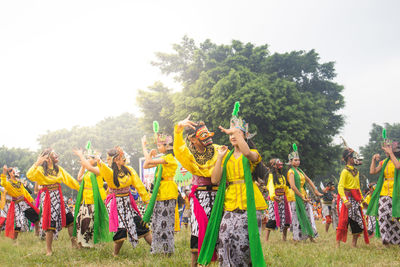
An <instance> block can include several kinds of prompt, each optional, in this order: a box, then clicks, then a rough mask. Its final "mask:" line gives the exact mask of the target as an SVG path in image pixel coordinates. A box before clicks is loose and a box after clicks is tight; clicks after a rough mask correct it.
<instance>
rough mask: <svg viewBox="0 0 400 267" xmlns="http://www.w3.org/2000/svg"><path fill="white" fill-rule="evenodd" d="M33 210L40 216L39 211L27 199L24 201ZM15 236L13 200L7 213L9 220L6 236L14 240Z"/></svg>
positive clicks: (7, 221)
mask: <svg viewBox="0 0 400 267" xmlns="http://www.w3.org/2000/svg"><path fill="white" fill-rule="evenodd" d="M23 201H25V202H26V203H27V204H28V205H29V206H30V207H31V208H33V209H34V210H35V211H36V213H37V214H39V210H38V209H37V208H36V207H35V206H33V205H32V203H30V202H29V201H28V200H27V199H26V198H25V197H24V200H23ZM14 235H15V201H14V200H12V201H11V203H10V207H9V208H8V212H7V220H6V229H5V236H7V237H9V238H11V239H14Z"/></svg>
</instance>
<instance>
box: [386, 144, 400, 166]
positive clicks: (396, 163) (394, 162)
mask: <svg viewBox="0 0 400 267" xmlns="http://www.w3.org/2000/svg"><path fill="white" fill-rule="evenodd" d="M382 149H383V150H384V151H385V152H386V153H387V154H389V157H390V160H391V161H392V162H393V164H394V167H395V168H396V169H398V170H400V162H399V161H398V160H397V158H396V156H395V155H394V153H393V148H392V146H391V145H385V146H383V147H382Z"/></svg>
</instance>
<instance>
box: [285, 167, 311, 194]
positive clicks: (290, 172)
mask: <svg viewBox="0 0 400 267" xmlns="http://www.w3.org/2000/svg"><path fill="white" fill-rule="evenodd" d="M297 173H298V174H299V176H300V185H301V186H300V188H297V190H299V191H300V193H301V194H302V195H303V197H305V198H307V192H306V190H305V189H304V184H305V183H306V177H305V176H304V175H303V173H302V172H301V171H297ZM289 175H293V177H294V171H293V170H292V169H290V170H289V171H288V173H287V177H288V179H289ZM290 191H293V190H292V189H290ZM289 194H290V192H289ZM295 194H296V193H295V192H294V191H293V199H291V200H290V201H296V198H295ZM290 197H291V196H290Z"/></svg>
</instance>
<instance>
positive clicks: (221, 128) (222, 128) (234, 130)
mask: <svg viewBox="0 0 400 267" xmlns="http://www.w3.org/2000/svg"><path fill="white" fill-rule="evenodd" d="M218 128H219V129H220V130H221V132H223V133H225V134H227V135H232V134H235V133H240V129H239V128H236V127H235V128H229V129H225V128H224V127H222V126H221V125H220V126H219V127H218Z"/></svg>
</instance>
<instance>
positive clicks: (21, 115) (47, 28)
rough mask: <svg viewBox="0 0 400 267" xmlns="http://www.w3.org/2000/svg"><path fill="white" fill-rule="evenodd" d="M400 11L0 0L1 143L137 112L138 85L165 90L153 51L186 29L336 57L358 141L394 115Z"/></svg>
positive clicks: (337, 5)
mask: <svg viewBox="0 0 400 267" xmlns="http://www.w3.org/2000/svg"><path fill="white" fill-rule="evenodd" d="M399 10H400V1H396V0H393V1H384V0H381V1H378V0H377V1H367V0H364V1H358V0H357V1H355V0H352V1H348V0H347V1H345V0H339V1H338V0H336V1H333V0H332V1H322V0H314V1H312V0H302V1H295V0H293V1H288V0H274V1H272V0H261V1H249V0H248V1H232V0H230V1H226V0H202V1H189V0H182V1H177V0H172V1H167V0H160V1H154V0H146V1H138V0H137V1H134V0H131V1H99V0H95V1H84V0H79V1H71V0H70V1H54V0H49V1H33V0H27V1H17V0H13V1H5V0H3V1H0V93H1V95H0V99H1V103H0V107H1V113H0V114H1V118H2V121H3V127H1V130H0V145H5V146H8V147H29V148H32V149H36V148H38V144H37V141H36V139H37V137H38V136H39V135H40V134H44V133H46V131H47V130H56V129H61V128H71V127H72V126H74V125H81V126H84V125H93V124H95V123H96V122H98V121H100V120H102V119H103V118H105V117H108V116H116V115H119V114H121V113H123V112H132V113H137V112H138V108H137V107H136V103H135V100H136V90H137V89H145V88H147V87H148V86H149V85H152V84H153V83H154V82H155V81H157V80H162V81H163V82H166V83H167V84H169V85H173V83H172V82H171V80H170V79H168V78H167V77H165V76H163V75H161V74H160V72H159V71H158V69H157V68H155V67H152V66H151V64H150V61H152V60H154V59H155V56H154V53H155V52H158V51H160V52H170V51H171V45H172V44H173V43H178V42H180V41H181V39H182V37H183V36H184V35H185V34H187V35H188V36H189V37H191V38H194V39H195V40H196V42H202V41H204V40H205V39H207V38H209V39H211V41H213V42H215V43H219V44H221V43H224V44H228V43H230V41H231V40H232V39H238V40H240V41H242V42H252V43H255V44H257V45H261V44H265V43H267V44H269V45H270V51H271V53H273V52H289V51H292V50H310V49H313V48H314V49H316V51H317V52H318V53H319V54H320V56H321V59H322V61H323V62H325V61H336V71H337V73H338V77H337V79H336V80H335V81H336V82H338V83H340V84H343V85H344V86H345V91H344V96H345V100H346V107H345V109H344V110H343V111H342V113H343V114H345V115H346V125H345V127H344V129H343V132H342V135H343V136H344V137H345V139H346V140H347V142H348V143H349V145H350V146H353V147H358V146H360V145H365V144H366V143H367V142H368V137H369V131H370V129H371V125H372V123H373V122H375V123H379V124H382V123H384V122H389V123H394V122H398V119H397V114H398V112H397V110H396V107H397V106H398V105H399V101H398V99H399V96H400V93H399V90H398V89H399V88H400V80H399V76H400V75H399V74H400V66H399V65H400V49H399V48H400V37H399V36H400V35H399V26H400V16H398V12H399ZM175 87H176V89H178V88H179V87H177V86H176V85H175Z"/></svg>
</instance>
